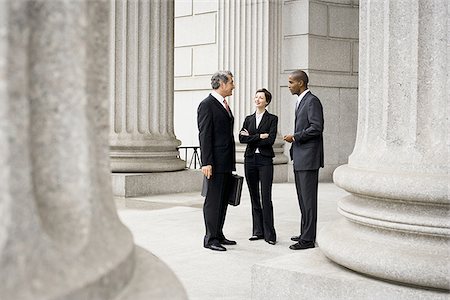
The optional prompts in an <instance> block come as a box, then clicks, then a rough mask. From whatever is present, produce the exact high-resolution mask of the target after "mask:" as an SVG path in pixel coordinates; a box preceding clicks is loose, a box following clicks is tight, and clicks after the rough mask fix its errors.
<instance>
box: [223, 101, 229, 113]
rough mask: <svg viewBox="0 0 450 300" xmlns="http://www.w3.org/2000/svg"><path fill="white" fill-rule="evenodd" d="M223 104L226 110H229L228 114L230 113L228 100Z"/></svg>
mask: <svg viewBox="0 0 450 300" xmlns="http://www.w3.org/2000/svg"><path fill="white" fill-rule="evenodd" d="M223 104H225V108H226V109H227V112H228V113H230V107H229V106H228V102H227V100H225V99H223Z"/></svg>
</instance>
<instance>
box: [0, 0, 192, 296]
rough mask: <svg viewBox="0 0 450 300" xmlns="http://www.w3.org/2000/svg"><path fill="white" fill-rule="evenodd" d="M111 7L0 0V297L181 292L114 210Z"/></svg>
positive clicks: (103, 2) (105, 1)
mask: <svg viewBox="0 0 450 300" xmlns="http://www.w3.org/2000/svg"><path fill="white" fill-rule="evenodd" d="M109 10H110V1H109V0H97V1H89V0H85V1H81V0H79V1H72V0H59V1H54V0H35V1H0V154H1V155H0V216H1V217H0V281H1V284H0V299H5V300H6V299H21V300H28V299H30V300H35V299H40V300H47V299H48V300H50V299H65V300H78V299H85V300H97V299H105V300H109V299H116V300H129V299H133V300H138V299H186V294H185V292H184V289H183V287H182V286H181V284H180V283H179V281H178V280H177V278H176V277H175V275H174V274H173V273H172V272H171V271H170V269H168V268H167V267H166V266H165V265H163V264H162V263H161V262H160V261H159V260H158V259H156V258H155V257H154V256H153V255H150V254H149V253H148V252H146V251H144V250H143V249H141V248H138V247H136V246H135V245H134V242H133V238H132V235H131V233H130V232H129V230H128V229H127V228H126V227H125V226H124V225H123V224H122V223H121V222H120V220H119V218H118V216H117V212H116V207H115V205H114V200H113V195H112V186H111V176H110V168H109V139H108V118H109V113H108V111H109V107H108V106H109V103H108V101H107V99H108V71H109V64H108V55H107V53H108V45H109V29H110V28H109V21H110V19H109ZM146 270H152V272H151V274H157V276H151V274H150V275H149V273H148V272H145V271H146ZM158 286H165V287H166V288H167V290H164V291H161V289H159V288H155V287H158Z"/></svg>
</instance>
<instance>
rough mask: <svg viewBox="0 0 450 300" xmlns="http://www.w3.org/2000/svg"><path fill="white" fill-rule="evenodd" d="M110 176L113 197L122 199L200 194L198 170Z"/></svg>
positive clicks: (200, 174) (200, 180) (201, 180)
mask: <svg viewBox="0 0 450 300" xmlns="http://www.w3.org/2000/svg"><path fill="white" fill-rule="evenodd" d="M111 176H112V183H113V192H114V195H115V196H122V197H136V196H145V195H158V194H170V193H185V192H194V191H198V192H200V191H201V189H202V183H203V174H202V173H201V172H200V170H184V171H176V172H157V173H113V174H111Z"/></svg>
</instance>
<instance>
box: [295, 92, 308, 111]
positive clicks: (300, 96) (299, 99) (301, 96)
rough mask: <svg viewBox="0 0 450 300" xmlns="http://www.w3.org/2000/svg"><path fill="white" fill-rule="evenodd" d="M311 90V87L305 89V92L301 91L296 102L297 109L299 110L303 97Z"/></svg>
mask: <svg viewBox="0 0 450 300" xmlns="http://www.w3.org/2000/svg"><path fill="white" fill-rule="evenodd" d="M307 92H309V89H306V90H304V91H303V93H301V94H300V95H299V96H298V98H297V103H296V104H295V110H297V108H298V107H299V105H300V102H301V101H302V99H303V97H305V95H306V93H307Z"/></svg>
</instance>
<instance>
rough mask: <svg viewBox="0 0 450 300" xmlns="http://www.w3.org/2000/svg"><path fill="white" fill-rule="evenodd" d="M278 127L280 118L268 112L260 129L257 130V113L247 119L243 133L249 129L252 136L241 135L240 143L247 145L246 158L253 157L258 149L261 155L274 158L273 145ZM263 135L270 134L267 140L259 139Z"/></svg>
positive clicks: (243, 126)
mask: <svg viewBox="0 0 450 300" xmlns="http://www.w3.org/2000/svg"><path fill="white" fill-rule="evenodd" d="M277 125H278V117H277V116H275V115H273V114H271V113H269V112H268V111H266V112H265V113H264V115H263V116H262V119H261V122H260V123H259V126H258V128H256V113H254V114H252V115H249V116H247V117H245V120H244V124H243V125H242V129H241V131H242V130H244V129H247V130H248V132H249V134H250V135H249V136H245V135H239V141H240V142H241V143H243V144H247V148H246V149H245V154H244V156H245V157H249V156H253V155H254V154H255V150H256V148H259V152H260V153H261V155H263V156H268V157H274V156H275V154H274V152H273V148H272V145H273V143H274V142H275V138H276V137H277ZM261 133H268V134H269V137H268V138H267V139H261V138H260V137H259V135H260V134H261Z"/></svg>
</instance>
